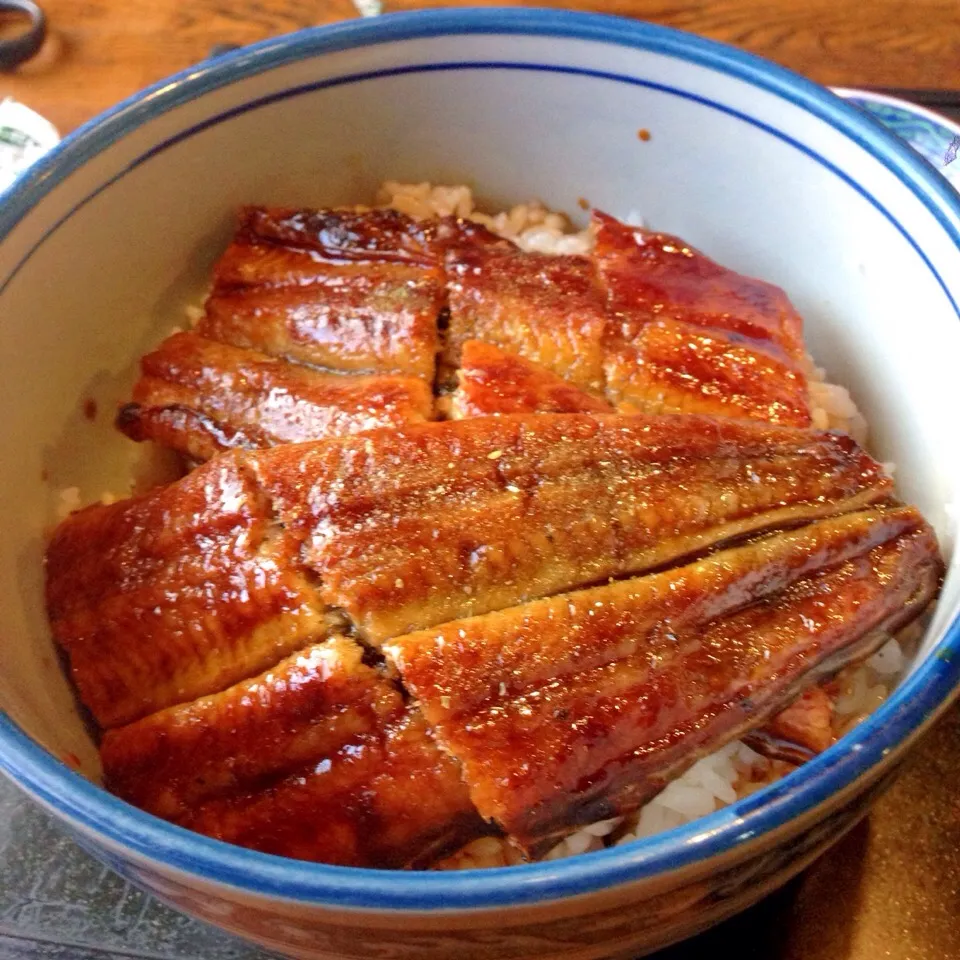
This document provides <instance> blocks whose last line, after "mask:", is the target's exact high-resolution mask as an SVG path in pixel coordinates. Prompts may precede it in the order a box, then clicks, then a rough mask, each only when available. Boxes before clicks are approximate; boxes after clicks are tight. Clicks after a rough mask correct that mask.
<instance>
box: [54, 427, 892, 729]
mask: <svg viewBox="0 0 960 960" xmlns="http://www.w3.org/2000/svg"><path fill="white" fill-rule="evenodd" d="M678 492H682V495H681V496H678ZM890 492H891V483H890V480H889V478H888V477H887V476H886V475H885V474H884V472H883V470H882V469H881V467H880V466H879V465H878V464H877V463H876V462H875V461H873V460H872V459H871V458H870V457H869V456H867V455H866V454H865V453H864V452H863V451H862V450H860V449H859V448H858V447H857V446H856V444H855V443H854V442H853V441H852V440H850V439H849V438H847V437H844V436H842V435H837V434H829V433H818V432H815V431H803V430H795V429H792V428H785V427H772V426H768V425H761V424H755V423H752V422H750V421H735V420H714V419H711V418H706V417H676V416H662V417H637V416H620V415H608V416H591V415H588V414H555V415H549V414H539V415H531V416H522V415H517V416H505V417H496V418H494V417H480V418H476V419H471V420H460V421H448V422H439V423H423V424H418V425H413V426H410V427H406V428H403V429H401V430H379V431H374V432H372V433H368V434H361V435H357V436H353V437H343V438H338V439H335V440H329V441H318V442H315V443H307V444H288V445H284V446H279V447H274V448H272V449H268V450H259V451H254V452H250V453H246V452H242V451H236V452H234V453H230V454H226V455H223V456H221V457H218V458H216V459H214V460H212V461H210V462H209V463H208V464H205V465H204V466H203V467H201V468H199V469H198V470H196V471H194V472H193V473H191V474H189V475H188V476H187V477H185V478H184V479H182V480H180V481H178V482H177V483H175V484H173V485H172V486H169V487H165V488H162V489H158V490H155V491H152V492H150V493H147V494H145V495H143V496H141V497H137V498H133V499H130V500H126V501H121V502H119V503H115V504H111V505H109V506H103V505H96V506H92V507H88V508H87V509H85V510H81V511H79V512H78V513H75V514H73V515H72V516H71V517H69V518H68V519H67V520H66V521H64V523H62V524H61V525H60V526H59V527H58V528H57V530H56V532H55V534H54V536H53V539H52V541H51V543H50V546H49V549H48V552H47V604H48V611H49V614H50V619H51V623H52V625H53V630H54V636H55V637H56V639H57V641H58V642H59V643H60V644H61V645H62V646H63V647H64V649H65V650H66V652H67V654H68V655H69V657H70V661H71V668H72V671H73V674H74V677H75V679H76V682H77V685H78V688H79V690H80V692H81V696H82V698H83V700H84V702H85V703H86V704H87V706H88V707H89V708H90V709H91V711H92V712H93V714H94V716H95V717H96V719H97V722H98V723H99V724H100V725H101V726H103V727H110V726H115V725H117V724H122V723H128V722H130V721H132V720H135V719H138V718H139V717H142V716H144V715H146V714H147V713H150V712H152V711H154V710H158V709H161V708H163V707H166V706H170V705H171V704H173V703H177V702H182V701H184V700H188V699H193V698H194V697H197V696H201V695H203V694H205V693H210V692H214V691H216V690H219V689H223V688H224V687H225V686H227V685H228V684H230V683H233V682H236V681H237V680H240V679H243V678H244V677H246V676H250V675H251V674H252V673H255V672H257V671H258V670H260V669H263V668H264V667H266V666H268V665H269V664H270V663H271V662H275V661H276V660H277V659H279V657H280V656H284V655H285V654H287V653H290V652H292V651H294V650H297V649H299V648H300V647H302V646H304V645H305V644H306V643H308V642H310V641H312V640H314V639H321V638H322V637H323V636H325V635H326V634H325V631H327V630H328V627H329V622H328V621H329V620H330V617H331V616H332V615H333V614H332V613H331V611H338V612H340V613H342V614H345V615H346V616H347V617H349V619H350V621H351V622H352V624H353V625H354V628H355V629H357V630H358V631H359V632H360V633H361V635H362V636H363V637H364V639H365V640H367V641H368V642H371V643H374V644H378V643H380V642H382V641H383V640H385V639H387V638H389V637H392V636H397V635H399V634H402V633H408V632H410V631H412V630H417V629H422V628H424V627H429V626H432V625H434V624H437V623H443V622H444V621H446V620H452V619H456V618H459V617H464V616H470V615H474V614H480V613H486V612H489V611H491V610H496V609H499V608H501V607H506V606H512V605H514V604H517V603H522V602H524V601H526V600H531V599H534V598H536V597H541V596H547V595H549V594H553V593H558V592H561V591H563V590H569V589H573V588H576V587H580V586H584V585H587V584H592V583H598V582H602V581H604V580H606V579H607V578H609V577H620V576H625V575H629V574H636V573H640V572H642V571H644V570H648V569H652V568H654V567H658V566H662V565H664V564H667V563H671V562H674V561H676V560H677V559H679V558H681V557H684V556H687V555H690V554H693V553H697V552H700V551H703V550H705V549H708V548H710V547H712V546H715V545H717V544H719V543H722V542H724V541H728V540H731V539H734V538H737V537H743V536H746V535H749V534H753V533H757V532H759V531H763V530H768V529H771V528H774V527H781V526H785V525H794V524H800V523H805V522H809V521H811V520H813V519H816V518H818V517H822V516H829V515H831V514H835V513H840V512H844V511H848V510H852V509H856V508H858V507H861V506H864V505H866V504H869V503H872V502H875V501H877V500H881V499H883V498H885V497H888V496H889V495H890ZM278 521H279V522H278Z"/></svg>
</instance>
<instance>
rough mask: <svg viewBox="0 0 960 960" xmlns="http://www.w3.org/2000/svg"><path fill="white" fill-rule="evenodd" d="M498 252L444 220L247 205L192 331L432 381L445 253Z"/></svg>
mask: <svg viewBox="0 0 960 960" xmlns="http://www.w3.org/2000/svg"><path fill="white" fill-rule="evenodd" d="M505 245H506V246H512V245H511V244H509V241H506V240H503V239H501V238H499V237H497V236H495V235H494V234H492V233H490V232H489V231H487V230H486V229H485V228H483V227H481V226H479V225H478V224H474V223H470V222H468V221H463V220H458V219H456V218H452V217H448V218H445V219H441V220H427V221H417V220H413V219H411V218H410V217H407V216H405V215H404V214H402V213H398V212H397V211H395V210H367V211H364V212H352V211H349V210H293V209H283V208H265V207H246V208H244V209H243V210H242V211H241V214H240V226H239V229H238V231H237V235H236V237H235V239H234V241H233V243H232V244H231V245H230V247H229V248H228V249H227V251H226V252H225V253H224V255H223V257H222V258H221V259H220V261H219V262H218V263H217V265H216V267H215V268H214V287H213V292H212V293H211V295H210V297H209V298H208V300H207V304H206V312H205V315H204V317H203V318H202V319H201V321H200V323H199V324H198V326H197V332H198V333H199V334H201V335H202V336H204V337H207V338H209V339H211V340H219V341H222V342H223V343H230V344H233V345H235V346H240V347H246V348H249V349H254V350H258V351H260V352H262V353H267V354H271V355H273V356H279V357H284V358H286V359H288V360H292V361H295V362H299V363H306V364H310V365H311V366H316V367H321V368H324V369H327V370H337V371H340V372H347V373H379V374H398V375H403V376H415V377H421V378H422V379H424V380H425V381H426V382H427V383H431V384H432V383H433V380H434V365H435V360H436V355H437V351H438V349H439V333H438V317H439V314H440V312H441V310H442V308H443V307H444V306H445V304H446V286H445V280H446V278H445V274H444V270H443V258H444V255H445V254H446V252H447V251H448V250H453V249H470V248H473V247H485V246H490V247H492V248H500V247H503V246H505Z"/></svg>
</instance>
